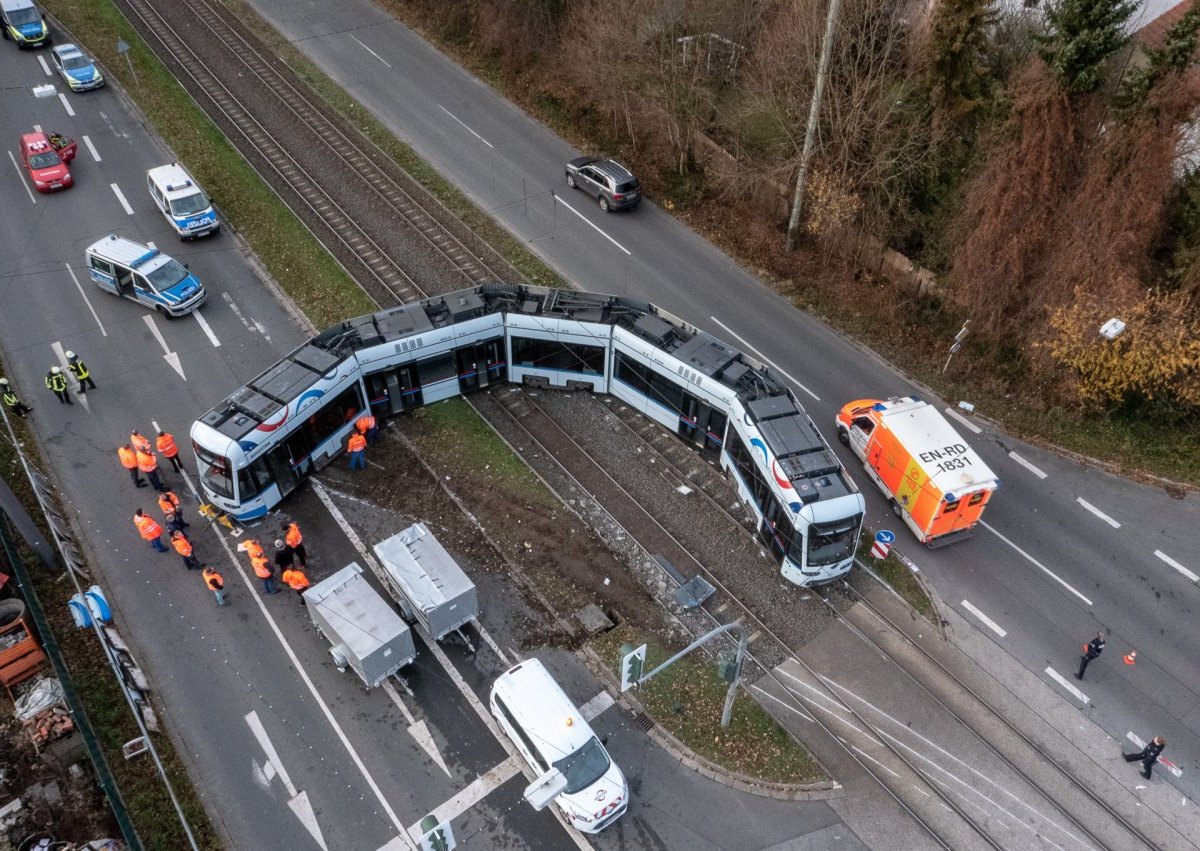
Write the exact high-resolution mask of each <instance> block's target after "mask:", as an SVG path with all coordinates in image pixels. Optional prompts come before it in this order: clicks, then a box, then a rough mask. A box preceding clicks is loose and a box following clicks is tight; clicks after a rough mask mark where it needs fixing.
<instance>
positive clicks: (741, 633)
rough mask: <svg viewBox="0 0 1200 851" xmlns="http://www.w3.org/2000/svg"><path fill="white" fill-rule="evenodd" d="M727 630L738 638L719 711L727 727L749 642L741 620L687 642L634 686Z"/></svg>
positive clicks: (722, 723) (723, 723)
mask: <svg viewBox="0 0 1200 851" xmlns="http://www.w3.org/2000/svg"><path fill="white" fill-rule="evenodd" d="M729 632H737V634H738V638H739V640H738V650H737V657H736V658H735V659H734V663H733V665H734V667H733V678H732V681H731V682H730V683H729V691H728V692H727V693H726V695H725V709H724V711H722V713H721V726H722V727H728V726H729V719H730V716H731V715H732V714H733V701H734V698H736V697H737V687H738V683H739V682H740V681H741V677H742V660H743V659H744V658H745V656H746V648H747V647H748V646H749V644H750V642H749V639H748V638H747V637H746V630H745V628H744V627H743V626H742V622H741V621H740V620H737V621H734V622H733V623H730V624H725V626H719V627H717V628H716V629H714V630H711V631H710V632H707V633H705V634H704V635H702V636H700V637H699V638H697V639H696V640H695V641H693V642H692V643H691V644H689V645H688V646H687V647H685V648H683V649H682V650H680V651H679V652H678V653H676V654H675V655H674V656H672V657H671V658H670V659H668V660H667V661H665V662H663V663H662V664H661V665H659V666H658V667H657V668H655V669H654V670H653V671H650V672H649V673H648V674H643V675H642V676H640V677H638V678H637V680H636V681H635V682H634V686H640V685H641V684H642V683H644V682H646V681H647V680H650V679H652V678H654V677H656V676H658V675H659V674H660V673H662V672H663V671H665V670H666V669H667V668H669V667H670V666H671V665H673V664H675V663H676V662H678V661H679V660H680V659H682V658H683V657H684V656H686V655H687V654H689V653H691V652H692V651H693V650H695V649H696V648H697V647H700V646H701V645H702V644H704V643H705V642H707V641H711V640H712V639H714V638H716V637H717V636H718V635H724V634H726V633H729Z"/></svg>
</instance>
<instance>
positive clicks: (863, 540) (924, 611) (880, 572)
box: [856, 529, 933, 618]
mask: <svg viewBox="0 0 1200 851" xmlns="http://www.w3.org/2000/svg"><path fill="white" fill-rule="evenodd" d="M873 543H875V536H874V534H872V533H871V531H870V530H868V529H863V531H862V534H861V535H860V537H859V539H858V552H857V553H856V556H857V558H858V560H859V561H860V562H862V563H864V564H867V565H870V567H871V569H872V570H873V571H875V573H876V575H877V576H879V578H880V579H882V580H883V581H884V582H886V583H887V584H888V585H890V586H891V587H892V590H894V591H895V592H896V593H897V594H899V595H900V596H901V597H903V598H904V600H905V602H907V603H908V604H909V605H910V606H912V607H913V608H914V609H916V610H917V612H919V613H920V614H921V616H922V617H925V618H932V617H933V601H932V600H930V599H929V594H927V593H926V591H925V586H924V585H922V584H921V581H920V580H919V579H917V575H916V574H915V573H913V572H912V568H910V567H909V566H908V565H906V564H905V563H904V562H902V561H900V559H899V558H898V557H897V556H896V551H895V549H893V550H892V551H891V552H889V553H888V555H887V558H883V559H878V558H872V556H871V545H872V544H873Z"/></svg>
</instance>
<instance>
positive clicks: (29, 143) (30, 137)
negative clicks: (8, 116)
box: [21, 132, 54, 151]
mask: <svg viewBox="0 0 1200 851" xmlns="http://www.w3.org/2000/svg"><path fill="white" fill-rule="evenodd" d="M34 145H37V146H39V147H40V146H41V145H45V146H46V148H47V150H51V151H52V150H54V147H53V146H52V145H51V144H50V140H49V139H48V138H47V137H46V134H45V133H39V132H34V133H24V134H22V135H21V149H22V150H26V149H28V148H32V147H33V146H34Z"/></svg>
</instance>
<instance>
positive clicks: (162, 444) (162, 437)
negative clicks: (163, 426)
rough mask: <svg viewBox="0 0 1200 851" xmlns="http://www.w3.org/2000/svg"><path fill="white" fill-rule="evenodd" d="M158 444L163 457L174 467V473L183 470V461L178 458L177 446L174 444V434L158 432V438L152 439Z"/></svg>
mask: <svg viewBox="0 0 1200 851" xmlns="http://www.w3.org/2000/svg"><path fill="white" fill-rule="evenodd" d="M154 442H155V444H156V445H157V446H158V451H159V452H161V453H162V454H163V457H164V458H166V459H167V460H168V461H170V462H171V466H172V467H174V468H175V472H176V473H182V472H183V462H182V461H180V460H179V447H178V446H176V445H175V436H174V435H171V434H167V433H166V432H165V431H160V432H159V433H158V440H156V441H154Z"/></svg>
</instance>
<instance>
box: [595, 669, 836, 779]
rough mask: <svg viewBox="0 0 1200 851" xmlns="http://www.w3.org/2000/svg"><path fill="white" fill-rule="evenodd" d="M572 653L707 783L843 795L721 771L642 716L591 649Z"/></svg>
mask: <svg viewBox="0 0 1200 851" xmlns="http://www.w3.org/2000/svg"><path fill="white" fill-rule="evenodd" d="M576 654H577V655H578V656H579V657H580V658H581V659H582V661H583V663H584V664H585V665H587V667H588V670H589V671H591V672H592V675H593V676H594V677H596V679H598V680H600V682H602V683H603V684H604V686H605V689H606V690H607V691H608V692H609V693H610V694H613V695H614V697H615V699H616V702H617V703H618V704H619V705H620V706H622V707H623V708H624V709H626V710H627V711H628V712H630V713H632V714H634V715H636V716H638V717H639V720H640V719H644V721H643V723H641V724H639V726H641V727H643V728H645V729H646V734H647V735H648V736H649V737H650V738H651V740H653V741H654V743H655V744H657V745H658V746H659V747H661V748H662V749H663V750H665V751H666V752H667V753H669V754H670V755H671V756H673V757H675V759H677V760H678V761H679V763H680V764H681V765H683V766H685V767H686V768H689V769H691V770H692V771H694V772H696V773H697V774H699V775H701V776H702V777H707V778H708V779H709V780H713V781H715V782H717V783H720V784H721V785H723V786H728V787H730V788H732V789H737V790H738V791H739V792H746V793H748V794H751V795H757V796H759V797H760V798H773V799H775V800H777V801H818V800H825V799H827V798H833V797H840V796H842V795H843V794H845V790H844V788H843V787H842V785H841V784H840V783H838V782H837V781H836V780H823V781H820V782H818V783H771V782H769V781H765V780H758V779H757V778H754V777H750V776H749V775H745V774H739V773H738V772H736V771H730V770H729V769H726V768H722V767H721V766H719V765H717V764H716V763H714V762H711V761H710V760H708V759H705V758H704V757H702V756H700V755H699V754H697V753H695V752H694V751H693V750H692V749H691V748H689V747H688V746H687V745H685V744H683V742H681V741H679V740H678V739H677V738H675V737H674V736H673V735H671V734H670V733H669V732H667V731H666V730H665V729H663V727H662V725H660V724H659V723H658V722H657V721H655V720H654V719H653V717H651V716H650V715H648V714H647V713H646V711H645V707H643V706H642V704H641V703H640V702H639V701H638V699H637V698H636V697H634V696H633V695H631V694H629V693H628V692H626V693H625V694H621V693H619V692H618V687H619V686H618V684H617V682H616V679H615V678H614V677H613V675H612V674H611V673H610V672H609V670H608V668H607V666H606V665H605V664H604V661H603V660H602V659H601V658H600V656H599V654H597V653H596V651H595V650H593V649H592V648H591V647H588V646H587V645H584V646H583V647H581V648H580V649H579V650H578V651H576ZM645 722H649V723H650V726H649V727H645ZM822 768H824V766H822Z"/></svg>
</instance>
